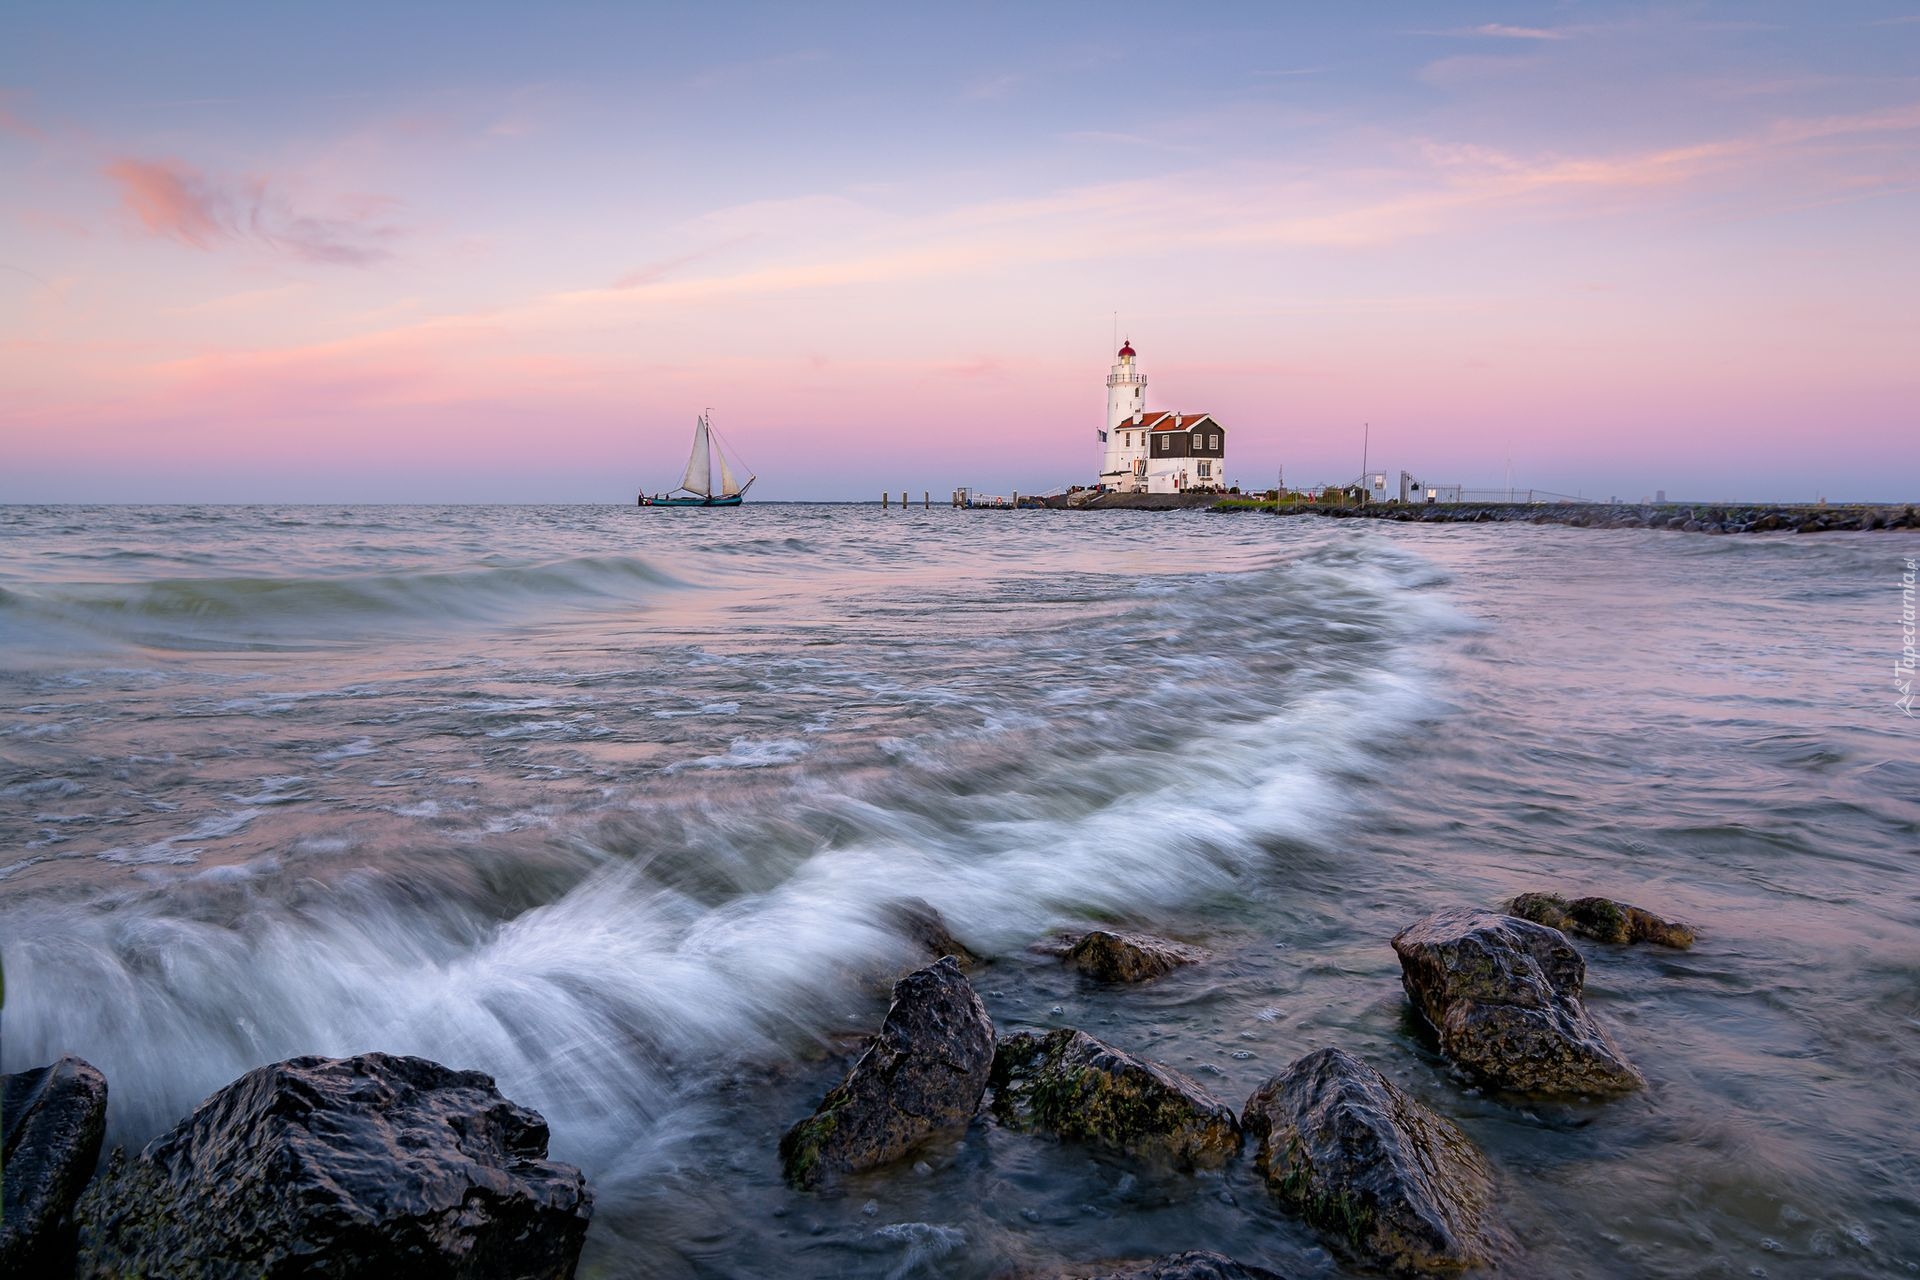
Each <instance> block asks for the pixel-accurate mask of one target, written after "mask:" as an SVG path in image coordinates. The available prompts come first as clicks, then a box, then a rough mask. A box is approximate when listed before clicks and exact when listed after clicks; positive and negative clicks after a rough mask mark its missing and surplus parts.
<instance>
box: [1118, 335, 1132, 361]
mask: <svg viewBox="0 0 1920 1280" xmlns="http://www.w3.org/2000/svg"><path fill="white" fill-rule="evenodd" d="M1133 354H1134V350H1133V339H1132V338H1128V339H1127V341H1126V345H1125V346H1123V347H1121V348H1120V358H1121V359H1122V360H1125V359H1127V358H1129V357H1130V356H1132V355H1133Z"/></svg>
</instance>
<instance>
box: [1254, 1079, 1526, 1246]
mask: <svg viewBox="0 0 1920 1280" xmlns="http://www.w3.org/2000/svg"><path fill="white" fill-rule="evenodd" d="M1241 1124H1242V1126H1243V1127H1244V1128H1245V1130H1246V1132H1247V1133H1248V1134H1249V1135H1250V1136H1251V1137H1252V1138H1253V1139H1254V1140H1255V1142H1257V1143H1258V1146H1257V1147H1256V1149H1255V1152H1254V1158H1253V1160H1254V1167H1255V1168H1256V1169H1258V1170H1259V1172H1260V1175H1261V1176H1262V1177H1264V1178H1265V1179H1266V1181H1267V1186H1268V1188H1269V1189H1270V1190H1271V1191H1272V1192H1273V1194H1274V1196H1275V1198H1276V1199H1278V1200H1279V1201H1280V1202H1281V1203H1282V1204H1285V1205H1287V1206H1288V1207H1290V1208H1292V1209H1293V1210H1295V1211H1296V1212H1298V1213H1299V1214H1300V1216H1301V1217H1303V1218H1305V1219H1306V1220H1307V1221H1309V1222H1311V1223H1312V1224H1313V1225H1314V1226H1316V1227H1318V1228H1320V1229H1321V1230H1322V1231H1325V1232H1327V1233H1329V1234H1330V1235H1332V1236H1334V1237H1335V1238H1337V1239H1338V1240H1339V1241H1340V1242H1341V1243H1342V1244H1343V1245H1345V1247H1346V1248H1348V1249H1349V1250H1351V1251H1352V1252H1353V1253H1354V1255H1355V1256H1357V1257H1359V1258H1361V1259H1364V1260H1366V1261H1369V1262H1373V1263H1376V1264H1378V1265H1380V1266H1383V1267H1386V1268H1389V1269H1391V1270H1396V1271H1403V1272H1419V1273H1426V1272H1435V1271H1461V1270H1464V1269H1466V1268H1468V1267H1475V1266H1483V1265H1485V1264H1487V1263H1489V1262H1491V1261H1492V1260H1493V1259H1494V1257H1495V1256H1496V1255H1497V1254H1499V1253H1500V1252H1501V1251H1502V1250H1503V1249H1504V1248H1505V1247H1506V1245H1507V1237H1506V1233H1505V1232H1504V1230H1502V1228H1501V1227H1500V1226H1499V1225H1498V1223H1497V1222H1496V1220H1495V1218H1494V1214H1493V1173H1492V1171H1491V1170H1490V1169H1489V1168H1488V1167H1487V1161H1486V1157H1484V1156H1482V1155H1481V1154H1480V1152H1479V1150H1478V1149H1477V1148H1476V1147H1475V1146H1474V1145H1473V1144H1472V1143H1471V1142H1469V1141H1468V1140H1467V1137H1466V1135H1465V1134H1463V1133H1461V1132H1460V1130H1458V1129H1457V1128H1455V1127H1454V1126H1453V1125H1452V1124H1451V1123H1450V1122H1449V1121H1447V1120H1445V1119H1443V1118H1442V1117H1440V1116H1438V1115H1435V1114H1434V1113H1433V1112H1432V1111H1429V1110H1428V1109H1427V1108H1426V1107H1423V1106H1421V1105H1420V1104H1419V1103H1418V1102H1416V1101H1414V1100H1413V1099H1412V1098H1410V1097H1408V1096H1407V1095H1406V1094H1405V1093H1402V1092H1401V1091H1400V1090H1399V1089H1398V1088H1396V1087H1395V1086H1394V1084H1393V1082H1392V1081H1390V1080H1388V1079H1387V1078H1386V1077H1385V1076H1383V1075H1381V1074H1380V1073H1379V1072H1378V1071H1375V1070H1374V1069H1373V1068H1372V1067H1370V1066H1368V1065H1367V1064H1366V1063H1364V1062H1362V1061H1361V1060H1360V1059H1358V1058H1356V1057H1354V1056H1353V1055H1352V1054H1350V1053H1346V1052H1344V1051H1342V1050H1339V1049H1322V1050H1320V1051H1319V1052H1318V1053H1310V1054H1308V1055H1307V1056H1306V1057H1304V1058H1302V1059H1300V1060H1299V1061H1298V1062H1296V1063H1294V1064H1293V1065H1292V1066H1291V1067H1288V1068H1287V1070H1286V1071H1285V1072H1284V1073H1283V1074H1281V1075H1277V1076H1275V1077H1274V1078H1273V1079H1271V1080H1269V1081H1267V1082H1266V1083H1265V1084H1263V1085H1261V1086H1260V1088H1259V1089H1258V1090H1256V1091H1255V1092H1254V1095H1253V1097H1251V1098H1250V1099H1248V1100H1247V1108H1246V1111H1245V1113H1244V1115H1243V1116H1242V1117H1241Z"/></svg>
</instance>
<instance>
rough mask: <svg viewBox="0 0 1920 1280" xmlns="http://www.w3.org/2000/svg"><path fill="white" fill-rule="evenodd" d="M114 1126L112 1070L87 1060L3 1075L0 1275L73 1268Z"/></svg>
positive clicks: (0, 1086)
mask: <svg viewBox="0 0 1920 1280" xmlns="http://www.w3.org/2000/svg"><path fill="white" fill-rule="evenodd" d="M106 1131H107V1080H106V1077H105V1076H103V1075H101V1074H100V1073H99V1072H98V1071H96V1070H95V1069H94V1068H93V1067H91V1066H89V1065H88V1064H86V1063H85V1062H82V1061H81V1060H80V1059H78V1058H72V1057H68V1058H62V1059H60V1061H58V1062H56V1063H54V1064H53V1065H52V1066H48V1067H35V1068H33V1069H32V1070H30V1071H16V1072H15V1073H14V1074H12V1075H9V1076H0V1169H4V1170H5V1174H4V1181H0V1276H32V1275H58V1274H61V1273H63V1272H64V1271H66V1270H67V1268H68V1266H69V1265H70V1263H71V1261H72V1256H73V1224H72V1223H71V1221H69V1217H68V1215H69V1214H70V1213H71V1212H72V1210H73V1205H74V1202H75V1201H76V1200H78V1199H79V1198H80V1192H81V1191H82V1190H83V1189H85V1187H86V1185H87V1180H88V1179H89V1178H91V1177H93V1167H94V1165H96V1164H98V1163H99V1162H100V1140H101V1138H102V1136H104V1135H105V1133H106Z"/></svg>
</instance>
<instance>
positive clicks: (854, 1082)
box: [780, 956, 994, 1189]
mask: <svg viewBox="0 0 1920 1280" xmlns="http://www.w3.org/2000/svg"><path fill="white" fill-rule="evenodd" d="M993 1055H994V1034H993V1022H992V1020H991V1019H989V1018H988V1017H987V1010H986V1007H985V1006H984V1005H982V1004H981V1003H980V997H979V996H977V995H975V994H974V990H973V987H972V986H971V985H969V984H968V982H967V979H966V977H965V976H964V975H963V974H962V973H961V972H960V966H959V965H958V964H957V963H955V961H954V959H953V958H952V957H951V956H948V957H945V958H943V959H941V960H939V961H938V962H936V963H934V964H931V965H928V966H927V967H926V968H924V969H920V970H917V971H915V972H913V973H910V974H908V975H907V976H906V977H904V978H902V979H901V980H900V981H899V982H897V983H895V984H894V988H893V1003H892V1005H891V1006H890V1007H889V1008H888V1010H887V1017H886V1021H885V1022H884V1023H882V1024H881V1027H880V1034H879V1035H877V1036H875V1037H874V1038H873V1040H872V1041H871V1042H870V1043H869V1044H868V1046H867V1049H866V1052H865V1053H863V1054H862V1055H861V1056H860V1060H859V1061H858V1062H856V1063H854V1065H853V1069H852V1070H851V1071H849V1072H848V1073H847V1077H846V1079H845V1080H843V1081H842V1082H841V1083H840V1084H839V1085H837V1086H835V1087H834V1088H833V1089H832V1090H831V1091H830V1092H829V1093H828V1094H827V1096H826V1097H825V1098H823V1099H822V1100H821V1102H820V1105H819V1107H817V1108H816V1109H815V1110H814V1113H813V1114H812V1115H811V1116H808V1117H807V1118H806V1119H805V1120H802V1121H801V1122H800V1123H798V1124H796V1125H794V1126H793V1128H791V1129H789V1130H788V1131H787V1133H786V1136H785V1137H783V1138H782V1139H781V1140H780V1160H781V1164H782V1167H783V1171H784V1172H785V1174H786V1178H787V1181H789V1182H791V1183H792V1184H793V1185H794V1186H796V1187H800V1188H803V1189H810V1188H814V1187H818V1186H821V1185H823V1184H825V1183H827V1182H829V1181H831V1180H832V1179H833V1178H835V1177H837V1176H838V1175H841V1174H846V1173H858V1172H861V1171H863V1170H867V1169H875V1168H878V1167H880V1166H881V1165H885V1164H890V1163H892V1162H893V1161H895V1160H898V1159H899V1158H900V1157H902V1156H904V1155H906V1154H907V1153H908V1152H910V1151H912V1150H914V1149H915V1148H916V1147H918V1146H920V1145H921V1144H922V1143H924V1142H927V1141H929V1140H931V1139H933V1138H936V1137H939V1136H940V1135H942V1134H953V1133H958V1132H961V1131H964V1130H965V1129H966V1127H967V1124H968V1122H969V1121H971V1120H972V1119H973V1113H974V1112H975V1110H977V1109H978V1108H979V1105H980V1099H981V1096H982V1095H983V1094H984V1093H985V1092H986V1087H987V1076H988V1073H989V1071H990V1070H991V1069H992V1066H993Z"/></svg>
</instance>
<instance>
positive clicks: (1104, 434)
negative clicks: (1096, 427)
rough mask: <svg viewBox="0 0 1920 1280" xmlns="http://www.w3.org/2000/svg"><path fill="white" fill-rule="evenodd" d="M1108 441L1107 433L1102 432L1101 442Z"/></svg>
mask: <svg viewBox="0 0 1920 1280" xmlns="http://www.w3.org/2000/svg"><path fill="white" fill-rule="evenodd" d="M1106 442H1107V433H1106V432H1104V431H1102V432H1101V433H1100V443H1101V444H1105V443H1106Z"/></svg>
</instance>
